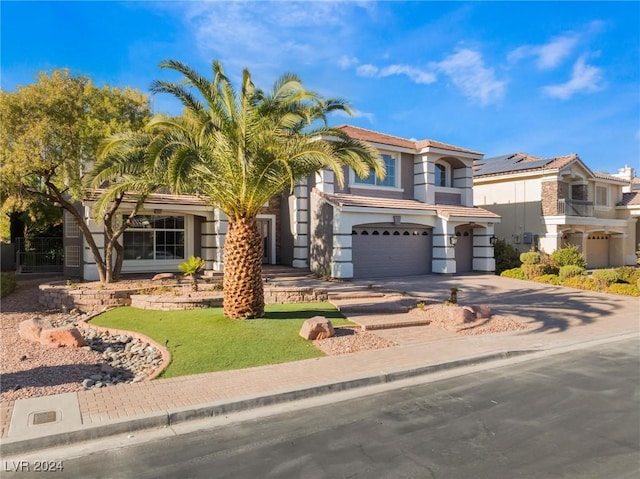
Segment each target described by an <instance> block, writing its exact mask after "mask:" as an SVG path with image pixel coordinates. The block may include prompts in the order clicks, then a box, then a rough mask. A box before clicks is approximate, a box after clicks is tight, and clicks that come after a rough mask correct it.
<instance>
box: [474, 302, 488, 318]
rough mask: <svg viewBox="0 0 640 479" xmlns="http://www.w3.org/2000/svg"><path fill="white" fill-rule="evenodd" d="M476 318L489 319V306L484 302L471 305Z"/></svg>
mask: <svg viewBox="0 0 640 479" xmlns="http://www.w3.org/2000/svg"><path fill="white" fill-rule="evenodd" d="M471 309H472V310H473V312H474V314H475V315H476V318H477V319H489V318H490V317H491V308H490V307H489V306H488V305H486V304H481V305H480V306H471Z"/></svg>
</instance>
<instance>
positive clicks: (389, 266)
mask: <svg viewBox="0 0 640 479" xmlns="http://www.w3.org/2000/svg"><path fill="white" fill-rule="evenodd" d="M354 231H355V232H356V233H357V234H354V235H353V237H352V239H353V274H354V277H356V278H367V277H369V278H373V277H382V276H408V275H419V274H427V273H430V272H431V251H432V239H431V238H432V236H431V231H430V230H427V229H415V228H413V229H409V228H398V229H389V228H386V229H384V228H354ZM385 231H386V232H388V233H389V234H388V235H385V234H384V232H385ZM365 232H366V233H368V234H363V233H365ZM375 232H378V234H377V235H376V234H374V233H375ZM396 232H397V233H398V234H394V233H396ZM405 233H409V234H405Z"/></svg>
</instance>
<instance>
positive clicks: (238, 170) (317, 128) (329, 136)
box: [150, 61, 385, 319]
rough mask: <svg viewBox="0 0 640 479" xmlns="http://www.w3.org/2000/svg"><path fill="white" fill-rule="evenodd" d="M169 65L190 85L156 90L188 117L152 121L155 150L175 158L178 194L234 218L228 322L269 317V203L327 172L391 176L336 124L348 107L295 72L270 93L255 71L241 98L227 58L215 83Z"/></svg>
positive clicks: (172, 168)
mask: <svg viewBox="0 0 640 479" xmlns="http://www.w3.org/2000/svg"><path fill="white" fill-rule="evenodd" d="M160 67H161V68H167V69H171V70H175V71H177V72H179V73H181V74H182V75H183V77H184V79H183V82H182V83H171V82H165V81H155V82H154V83H153V85H152V91H153V92H154V93H169V94H172V95H174V96H175V97H177V98H178V100H180V102H181V103H182V105H183V106H184V113H183V115H182V116H181V117H178V118H167V117H160V116H158V117H155V118H153V119H152V120H151V122H150V126H151V127H152V128H154V131H155V132H156V135H157V136H156V140H155V141H154V143H153V144H152V147H151V149H150V154H151V156H154V155H155V156H156V157H157V158H162V160H161V161H167V163H168V174H169V182H170V184H171V186H172V188H173V189H174V191H175V192H176V193H187V192H188V193H196V194H199V195H201V196H203V197H205V198H207V199H208V201H209V202H210V204H211V206H213V207H216V208H219V209H220V210H222V212H224V213H225V214H226V215H227V217H228V220H229V229H228V232H227V236H226V240H225V244H224V276H223V295H224V314H225V316H227V317H230V318H236V319H240V318H257V317H262V316H263V315H264V290H263V283H262V240H261V236H260V231H259V230H258V225H257V222H256V216H257V214H258V213H259V211H260V209H261V208H262V205H264V204H265V203H266V202H268V201H269V199H271V198H273V197H274V196H276V195H279V194H281V193H283V192H284V191H287V190H289V191H291V190H292V189H293V187H294V185H295V184H296V182H297V181H299V180H300V179H302V178H305V177H307V176H308V175H310V174H311V173H313V172H316V171H318V170H320V169H323V168H329V169H331V170H333V172H334V173H335V177H336V180H337V182H338V183H339V184H342V183H343V181H344V178H343V168H342V167H343V166H344V165H346V166H349V167H351V168H353V170H354V171H355V172H356V174H358V175H359V176H361V177H366V176H367V175H368V174H369V171H370V170H371V169H372V170H373V171H374V172H375V174H376V175H377V176H378V177H380V178H383V177H384V174H385V171H384V164H383V162H382V161H381V159H380V157H379V155H378V153H377V152H376V150H375V149H374V148H373V147H371V146H370V145H368V144H367V143H364V142H361V141H358V140H354V139H352V138H350V137H349V136H348V135H346V134H345V133H343V132H342V131H341V130H339V129H335V128H331V127H329V126H327V123H326V116H327V114H328V113H330V112H333V111H343V112H346V113H349V108H348V106H347V105H346V103H345V102H344V101H343V100H339V99H325V98H322V97H320V96H319V95H317V94H315V93H313V92H311V91H309V90H307V89H306V88H304V87H303V86H302V83H301V82H300V80H299V79H298V77H297V76H296V75H294V74H285V75H283V76H282V77H280V78H279V79H278V80H277V81H276V82H275V83H274V85H273V87H272V89H271V91H270V92H268V93H265V92H264V91H262V90H260V89H258V88H256V87H255V86H254V84H253V82H252V80H251V75H250V73H249V71H248V70H247V69H245V70H244V71H243V74H242V81H241V85H240V91H239V92H237V91H236V90H235V89H234V87H233V86H232V83H231V81H230V80H229V79H228V78H227V77H226V76H225V74H224V72H223V69H222V65H221V64H220V63H219V62H217V61H214V62H213V64H212V70H213V79H211V80H209V79H207V78H205V77H203V76H202V75H200V74H198V73H197V72H196V71H194V70H192V69H191V68H189V67H188V66H187V65H185V64H183V63H180V62H177V61H164V62H162V63H161V64H160Z"/></svg>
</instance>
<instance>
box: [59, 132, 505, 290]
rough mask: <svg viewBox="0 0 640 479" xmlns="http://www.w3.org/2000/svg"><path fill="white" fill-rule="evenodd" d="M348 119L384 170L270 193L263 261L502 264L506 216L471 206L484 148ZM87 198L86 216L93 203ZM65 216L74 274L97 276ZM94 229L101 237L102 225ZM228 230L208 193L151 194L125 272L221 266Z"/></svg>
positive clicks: (349, 274)
mask: <svg viewBox="0 0 640 479" xmlns="http://www.w3.org/2000/svg"><path fill="white" fill-rule="evenodd" d="M341 128H342V129H343V130H344V131H346V132H347V133H348V134H349V135H350V136H352V137H354V138H358V139H361V140H364V141H367V142H369V143H371V144H372V145H373V146H374V147H375V148H377V149H378V151H379V152H380V155H381V157H382V159H383V160H384V162H385V166H386V170H387V175H386V177H385V179H384V180H378V179H377V178H375V177H374V176H373V175H371V176H369V177H368V178H364V179H361V178H358V177H356V176H355V175H354V173H353V171H345V179H346V184H345V185H343V186H342V187H339V186H338V185H337V184H336V183H335V181H334V177H333V173H332V172H330V171H321V172H318V173H317V174H315V175H313V176H311V177H309V178H307V179H305V180H304V181H301V182H300V183H299V184H297V185H296V186H295V188H294V191H293V194H291V195H288V194H285V195H283V196H282V197H277V198H274V199H272V200H271V201H270V202H269V204H268V205H265V206H264V208H263V210H262V212H261V214H260V215H258V223H259V227H260V230H261V232H262V235H263V239H264V262H265V263H267V264H283V265H290V266H293V267H297V268H310V269H311V270H312V271H315V272H318V273H321V274H324V275H328V276H332V277H335V278H366V277H377V276H391V275H417V274H426V273H460V272H469V271H486V272H490V271H494V269H495V261H494V257H493V246H492V244H491V238H492V237H494V225H495V224H497V223H498V222H499V221H500V217H499V216H498V215H497V214H495V213H492V212H490V211H487V210H484V209H481V208H476V207H474V205H473V192H472V188H473V162H474V161H475V160H480V159H481V158H482V154H481V153H478V152H476V151H472V150H468V149H465V148H460V147H458V146H453V145H448V144H445V143H440V142H437V141H433V140H422V141H414V140H408V139H404V138H399V137H394V136H390V135H385V134H382V133H378V132H373V131H369V130H365V129H361V128H356V127H353V126H342V127H341ZM83 207H84V208H85V212H86V215H87V217H88V216H89V209H88V208H89V207H90V202H87V203H86V204H85V205H84V206H83ZM125 211H126V210H125ZM123 213H124V211H123ZM66 219H67V220H69V221H67V223H66V226H67V228H66V229H65V236H66V238H65V252H66V258H67V260H68V261H67V266H66V274H67V275H70V276H71V275H74V276H83V277H84V278H86V279H95V278H97V272H96V269H95V265H93V264H92V261H93V260H92V257H91V255H90V252H89V251H88V250H87V249H86V248H83V244H82V243H83V242H82V238H81V237H80V235H79V231H77V227H75V228H74V225H73V221H72V218H66ZM92 228H93V230H94V231H95V235H96V237H97V238H98V240H99V241H100V237H101V236H102V235H103V233H102V231H101V227H100V226H99V225H95V224H92ZM226 232H227V220H226V217H225V215H224V214H223V213H222V212H221V211H219V210H218V209H216V208H213V207H211V206H209V205H207V204H206V203H205V202H204V201H203V200H201V199H198V198H194V197H187V196H172V195H152V196H151V197H149V199H148V201H147V202H146V204H145V208H144V210H143V211H141V212H140V214H139V215H138V217H137V218H136V221H135V225H134V227H133V228H130V229H127V230H126V232H125V233H124V235H123V245H124V249H125V259H124V265H123V272H125V273H128V272H150V273H151V272H159V271H175V270H177V266H178V264H179V263H180V262H181V261H183V260H184V259H185V258H188V257H189V256H191V255H199V256H201V257H202V258H204V259H205V262H206V269H207V270H210V271H222V270H223V268H224V264H223V260H224V258H223V246H224V240H225V235H226Z"/></svg>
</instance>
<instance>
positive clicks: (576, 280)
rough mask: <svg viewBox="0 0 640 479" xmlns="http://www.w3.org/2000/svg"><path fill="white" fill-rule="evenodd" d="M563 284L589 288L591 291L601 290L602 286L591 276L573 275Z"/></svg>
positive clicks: (570, 286)
mask: <svg viewBox="0 0 640 479" xmlns="http://www.w3.org/2000/svg"><path fill="white" fill-rule="evenodd" d="M562 285H563V286H568V287H569V288H578V289H587V290H589V291H600V287H599V286H598V284H597V283H596V281H595V280H594V279H593V278H592V277H591V276H572V277H571V278H567V279H566V280H564V281H563V282H562Z"/></svg>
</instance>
